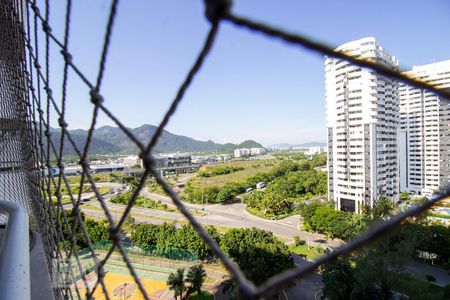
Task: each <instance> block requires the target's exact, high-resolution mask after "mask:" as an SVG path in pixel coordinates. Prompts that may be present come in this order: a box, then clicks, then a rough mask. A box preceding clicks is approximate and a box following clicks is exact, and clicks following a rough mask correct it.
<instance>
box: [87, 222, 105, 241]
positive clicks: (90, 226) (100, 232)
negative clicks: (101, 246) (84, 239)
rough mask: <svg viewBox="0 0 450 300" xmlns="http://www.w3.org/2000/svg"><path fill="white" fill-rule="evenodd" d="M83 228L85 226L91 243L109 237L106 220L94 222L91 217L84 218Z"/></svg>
mask: <svg viewBox="0 0 450 300" xmlns="http://www.w3.org/2000/svg"><path fill="white" fill-rule="evenodd" d="M84 228H86V232H87V234H88V236H89V238H90V239H91V242H92V243H97V242H100V241H103V240H109V238H110V234H109V229H108V221H106V220H103V221H101V222H96V221H94V220H92V219H86V220H85V221H84Z"/></svg>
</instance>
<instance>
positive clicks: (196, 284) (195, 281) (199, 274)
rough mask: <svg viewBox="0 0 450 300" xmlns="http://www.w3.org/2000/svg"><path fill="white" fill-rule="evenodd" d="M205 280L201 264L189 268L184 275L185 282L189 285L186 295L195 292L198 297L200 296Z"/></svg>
mask: <svg viewBox="0 0 450 300" xmlns="http://www.w3.org/2000/svg"><path fill="white" fill-rule="evenodd" d="M205 279H206V272H205V269H204V268H203V265H202V264H198V265H195V266H192V267H190V268H189V271H188V273H187V274H186V282H187V283H188V284H189V289H188V295H189V294H192V293H193V292H195V293H197V295H198V297H200V296H202V286H203V283H204V282H205Z"/></svg>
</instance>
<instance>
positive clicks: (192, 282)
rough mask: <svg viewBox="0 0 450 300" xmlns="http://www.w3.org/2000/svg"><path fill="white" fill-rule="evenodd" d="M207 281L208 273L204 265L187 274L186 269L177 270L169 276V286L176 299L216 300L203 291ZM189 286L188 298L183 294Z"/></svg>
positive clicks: (191, 269)
mask: <svg viewBox="0 0 450 300" xmlns="http://www.w3.org/2000/svg"><path fill="white" fill-rule="evenodd" d="M205 279H206V272H205V269H204V268H203V265H202V264H198V265H195V266H192V267H190V268H189V270H188V272H187V274H186V272H185V269H183V268H181V269H177V271H176V272H175V273H172V274H170V275H169V278H168V279H167V286H168V287H169V289H171V290H173V291H174V294H175V299H176V298H177V297H178V296H180V299H186V298H187V299H214V297H213V295H212V294H210V293H209V292H206V291H202V286H203V283H204V281H205ZM186 285H187V286H188V289H187V292H186V297H183V296H184V295H183V293H184V291H185V289H186Z"/></svg>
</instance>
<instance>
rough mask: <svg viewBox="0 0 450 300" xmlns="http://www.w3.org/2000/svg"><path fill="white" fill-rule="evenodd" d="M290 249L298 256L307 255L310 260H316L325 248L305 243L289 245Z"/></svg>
mask: <svg viewBox="0 0 450 300" xmlns="http://www.w3.org/2000/svg"><path fill="white" fill-rule="evenodd" d="M289 250H290V251H291V252H292V253H295V254H297V255H298V256H302V257H306V258H307V259H309V260H315V259H316V258H318V257H319V256H321V255H322V254H323V252H324V250H323V249H322V248H321V247H320V246H316V247H314V246H309V245H306V244H303V245H289Z"/></svg>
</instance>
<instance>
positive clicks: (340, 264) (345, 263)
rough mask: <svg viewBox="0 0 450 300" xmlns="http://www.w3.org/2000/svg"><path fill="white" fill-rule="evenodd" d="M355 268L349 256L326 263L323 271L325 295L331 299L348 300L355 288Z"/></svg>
mask: <svg viewBox="0 0 450 300" xmlns="http://www.w3.org/2000/svg"><path fill="white" fill-rule="evenodd" d="M353 272H354V271H353V269H352V267H351V265H350V262H349V260H348V259H347V258H345V257H341V258H339V259H337V260H336V261H335V262H332V263H329V264H326V265H325V267H324V270H323V272H322V282H323V284H324V288H323V290H322V291H323V296H324V297H327V298H329V299H330V300H347V299H349V298H350V294H351V293H352V290H353V282H354V280H355V279H354V277H353V276H354V275H353Z"/></svg>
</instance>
